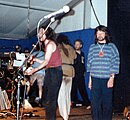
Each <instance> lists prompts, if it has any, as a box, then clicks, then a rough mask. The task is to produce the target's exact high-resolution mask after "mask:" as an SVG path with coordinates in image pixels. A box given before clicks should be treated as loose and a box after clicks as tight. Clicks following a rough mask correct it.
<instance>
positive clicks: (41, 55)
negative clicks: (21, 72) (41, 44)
mask: <svg viewBox="0 0 130 120" xmlns="http://www.w3.org/2000/svg"><path fill="white" fill-rule="evenodd" d="M32 55H34V56H35V55H37V56H36V58H38V59H39V60H44V52H43V51H35V52H33V53H32ZM39 65H40V63H38V62H34V63H33V64H32V67H33V68H36V67H38V66H39ZM36 73H38V74H43V75H45V70H44V69H41V70H39V71H37V72H36Z"/></svg>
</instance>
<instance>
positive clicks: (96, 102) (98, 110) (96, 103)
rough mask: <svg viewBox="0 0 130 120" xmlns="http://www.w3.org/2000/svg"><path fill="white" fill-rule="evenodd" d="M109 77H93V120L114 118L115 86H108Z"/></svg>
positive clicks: (110, 119)
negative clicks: (113, 96)
mask: <svg viewBox="0 0 130 120" xmlns="http://www.w3.org/2000/svg"><path fill="white" fill-rule="evenodd" d="M108 79H109V78H108ZM108 79H99V78H93V77H92V90H91V110H92V119H93V120H112V92H113V88H107V82H108Z"/></svg>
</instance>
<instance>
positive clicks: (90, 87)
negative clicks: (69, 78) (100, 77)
mask: <svg viewBox="0 0 130 120" xmlns="http://www.w3.org/2000/svg"><path fill="white" fill-rule="evenodd" d="M88 88H89V89H90V90H91V89H92V79H91V75H89V82H88Z"/></svg>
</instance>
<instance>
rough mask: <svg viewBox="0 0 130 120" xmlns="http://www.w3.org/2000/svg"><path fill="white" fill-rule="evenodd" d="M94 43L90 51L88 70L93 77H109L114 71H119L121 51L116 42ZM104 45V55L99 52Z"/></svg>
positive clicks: (115, 72) (116, 72)
mask: <svg viewBox="0 0 130 120" xmlns="http://www.w3.org/2000/svg"><path fill="white" fill-rule="evenodd" d="M103 45H104V44H92V45H91V46H90V49H89V53H88V60H87V72H90V74H91V76H92V77H96V78H109V77H110V75H111V74H112V73H114V74H118V73H119V64H120V58H119V52H118V49H117V47H116V46H115V44H113V43H108V44H105V45H104V47H103ZM102 47H103V50H102V51H103V56H102V57H100V56H99V52H100V50H101V48H102Z"/></svg>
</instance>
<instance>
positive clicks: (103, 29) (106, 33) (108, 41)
mask: <svg viewBox="0 0 130 120" xmlns="http://www.w3.org/2000/svg"><path fill="white" fill-rule="evenodd" d="M97 31H102V32H105V40H106V43H110V42H111V40H110V35H109V31H108V28H107V27H105V26H103V25H99V26H97V27H96V29H95V44H96V43H97V42H98V39H97Z"/></svg>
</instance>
